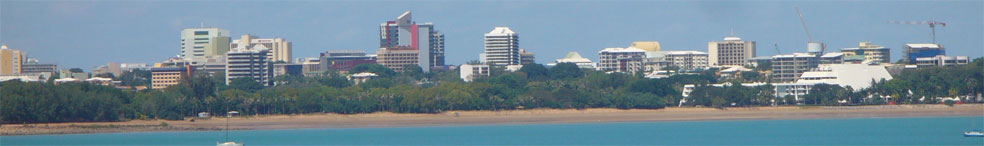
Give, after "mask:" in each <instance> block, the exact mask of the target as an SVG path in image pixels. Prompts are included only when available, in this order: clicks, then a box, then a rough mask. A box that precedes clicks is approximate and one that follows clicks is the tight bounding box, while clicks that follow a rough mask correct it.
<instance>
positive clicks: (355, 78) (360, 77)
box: [345, 72, 379, 85]
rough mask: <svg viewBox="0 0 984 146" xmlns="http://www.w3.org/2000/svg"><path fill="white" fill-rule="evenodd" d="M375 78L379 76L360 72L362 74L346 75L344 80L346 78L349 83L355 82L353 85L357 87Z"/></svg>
mask: <svg viewBox="0 0 984 146" xmlns="http://www.w3.org/2000/svg"><path fill="white" fill-rule="evenodd" d="M376 77H379V75H376V73H371V72H362V73H356V74H352V75H348V76H346V77H345V78H347V79H348V80H349V81H352V82H355V84H356V85H358V84H360V83H365V82H367V81H369V80H371V79H373V78H376Z"/></svg>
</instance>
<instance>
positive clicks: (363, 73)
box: [351, 72, 379, 77]
mask: <svg viewBox="0 0 984 146" xmlns="http://www.w3.org/2000/svg"><path fill="white" fill-rule="evenodd" d="M351 76H352V77H376V76H379V75H376V73H371V72H361V73H356V74H352V75H351Z"/></svg>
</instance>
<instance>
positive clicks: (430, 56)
mask: <svg viewBox="0 0 984 146" xmlns="http://www.w3.org/2000/svg"><path fill="white" fill-rule="evenodd" d="M379 32H380V33H379V34H380V36H379V47H380V48H390V49H393V48H406V49H401V50H404V51H401V52H406V50H414V51H417V55H414V56H415V58H417V59H418V60H417V61H416V62H415V63H414V64H417V65H419V66H420V68H421V69H423V70H424V72H429V71H430V69H431V68H435V67H443V66H445V64H444V34H442V33H440V32H439V31H437V30H435V29H434V24H432V23H430V22H427V23H422V24H417V22H414V21H413V19H412V16H411V13H410V11H406V12H404V13H403V14H402V15H400V16H399V17H396V20H394V21H386V22H384V23H381V24H379ZM380 51H382V50H380ZM377 54H378V53H377ZM380 56H381V55H380ZM400 68H402V67H400Z"/></svg>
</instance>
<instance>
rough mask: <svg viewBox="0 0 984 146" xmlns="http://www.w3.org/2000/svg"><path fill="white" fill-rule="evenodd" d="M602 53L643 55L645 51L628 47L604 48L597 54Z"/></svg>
mask: <svg viewBox="0 0 984 146" xmlns="http://www.w3.org/2000/svg"><path fill="white" fill-rule="evenodd" d="M602 52H608V53H635V52H639V53H644V52H646V50H642V49H639V48H635V47H628V48H605V49H602V50H601V51H598V53H602Z"/></svg>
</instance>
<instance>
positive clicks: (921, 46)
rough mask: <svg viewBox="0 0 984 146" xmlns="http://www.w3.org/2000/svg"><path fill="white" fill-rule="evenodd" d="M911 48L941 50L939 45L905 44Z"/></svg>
mask: <svg viewBox="0 0 984 146" xmlns="http://www.w3.org/2000/svg"><path fill="white" fill-rule="evenodd" d="M905 46H907V47H909V48H940V45H939V44H905Z"/></svg>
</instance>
